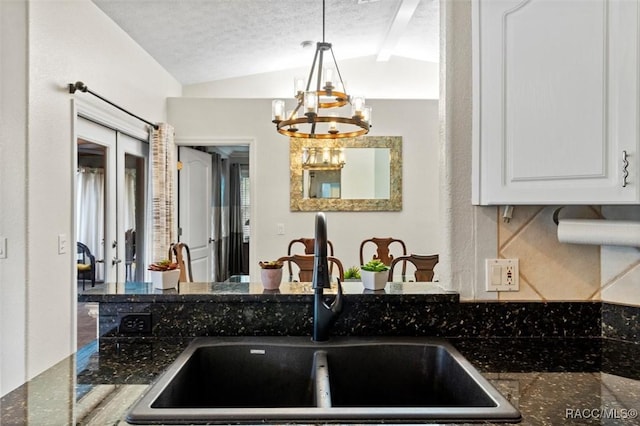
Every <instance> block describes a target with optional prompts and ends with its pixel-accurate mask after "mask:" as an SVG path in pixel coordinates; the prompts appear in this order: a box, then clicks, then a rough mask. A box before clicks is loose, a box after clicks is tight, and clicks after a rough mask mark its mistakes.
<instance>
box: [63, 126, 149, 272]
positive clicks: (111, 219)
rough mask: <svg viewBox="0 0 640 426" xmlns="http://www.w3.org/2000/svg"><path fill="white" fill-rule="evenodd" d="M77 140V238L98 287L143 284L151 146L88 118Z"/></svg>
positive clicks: (80, 128) (77, 131) (78, 128)
mask: <svg viewBox="0 0 640 426" xmlns="http://www.w3.org/2000/svg"><path fill="white" fill-rule="evenodd" d="M76 136H77V159H78V171H77V178H76V214H75V218H76V239H77V241H78V242H80V243H83V244H84V245H86V246H87V247H88V248H89V250H90V251H91V252H92V254H93V255H94V256H95V259H96V265H97V267H96V280H97V281H98V282H118V283H121V282H125V281H143V280H144V272H145V269H146V268H145V265H144V260H145V228H146V227H145V226H144V225H145V212H146V202H145V201H146V194H147V191H146V187H147V183H146V181H147V173H148V172H147V169H148V158H149V147H148V144H147V143H146V142H145V141H142V140H140V139H136V138H134V137H131V136H129V135H127V134H125V133H122V132H120V131H118V130H115V129H112V128H110V127H107V126H103V125H101V124H98V123H96V122H94V121H91V120H88V119H85V118H83V117H78V118H77V123H76Z"/></svg>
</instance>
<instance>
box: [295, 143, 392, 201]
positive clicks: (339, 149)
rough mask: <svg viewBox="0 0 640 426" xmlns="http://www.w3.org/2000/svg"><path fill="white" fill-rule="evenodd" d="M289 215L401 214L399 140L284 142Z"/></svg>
mask: <svg viewBox="0 0 640 426" xmlns="http://www.w3.org/2000/svg"><path fill="white" fill-rule="evenodd" d="M289 152H290V158H289V165H290V182H291V184H290V198H289V199H290V210H291V211H304V212H309V211H400V210H402V137H401V136H361V137H358V138H346V139H323V140H314V139H303V138H290V140H289Z"/></svg>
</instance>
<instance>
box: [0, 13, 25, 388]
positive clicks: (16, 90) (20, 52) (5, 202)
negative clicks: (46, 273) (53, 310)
mask: <svg viewBox="0 0 640 426" xmlns="http://www.w3.org/2000/svg"><path fill="white" fill-rule="evenodd" d="M26 109H27V4H26V3H25V2H19V1H15V2H5V1H0V236H3V237H5V238H6V239H7V241H8V246H7V252H6V253H7V256H8V257H7V258H6V259H0V395H3V394H4V393H6V391H7V390H9V389H11V388H12V387H15V386H16V385H18V384H20V383H21V382H22V381H23V379H24V375H25V374H24V372H25V359H24V352H25V348H26V335H25V328H26V311H25V298H26V288H27V286H26V277H27V268H26V264H27V261H26V218H25V202H26V201H25V200H26V177H27V172H26V158H27V157H26V151H27V148H26V147H27V117H26V114H25V111H26Z"/></svg>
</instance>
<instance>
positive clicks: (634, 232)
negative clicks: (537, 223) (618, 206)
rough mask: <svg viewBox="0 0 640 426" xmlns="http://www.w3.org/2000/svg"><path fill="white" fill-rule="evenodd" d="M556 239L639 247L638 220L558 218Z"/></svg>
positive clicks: (567, 241) (639, 225) (566, 241)
mask: <svg viewBox="0 0 640 426" xmlns="http://www.w3.org/2000/svg"><path fill="white" fill-rule="evenodd" d="M558 241H560V242H561V243H573V244H595V245H601V246H630V247H640V222H635V221H629V220H605V219H600V220H592V219H560V221H559V223H558Z"/></svg>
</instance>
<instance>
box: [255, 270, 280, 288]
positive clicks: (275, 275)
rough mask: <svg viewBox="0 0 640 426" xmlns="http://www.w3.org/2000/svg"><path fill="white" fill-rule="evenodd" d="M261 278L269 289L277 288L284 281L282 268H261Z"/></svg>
mask: <svg viewBox="0 0 640 426" xmlns="http://www.w3.org/2000/svg"><path fill="white" fill-rule="evenodd" d="M260 278H261V279H262V285H263V286H264V288H266V289H267V290H276V289H278V288H280V283H281V282H282V268H277V269H261V270H260Z"/></svg>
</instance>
